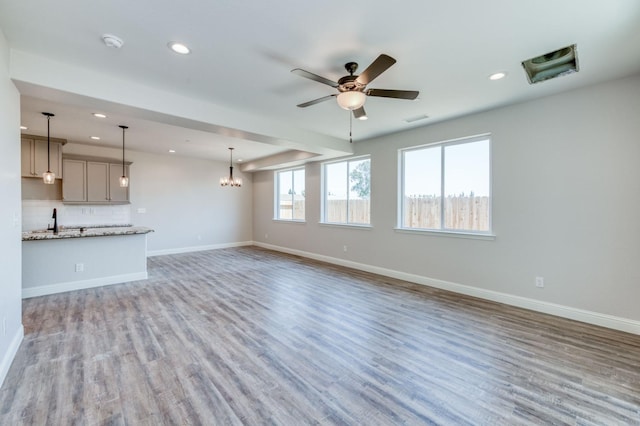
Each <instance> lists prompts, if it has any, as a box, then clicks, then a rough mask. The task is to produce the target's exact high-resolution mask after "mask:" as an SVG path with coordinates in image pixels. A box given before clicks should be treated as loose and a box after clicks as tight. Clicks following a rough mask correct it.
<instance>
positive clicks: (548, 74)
mask: <svg viewBox="0 0 640 426" xmlns="http://www.w3.org/2000/svg"><path fill="white" fill-rule="evenodd" d="M522 66H523V67H524V70H525V72H526V73H527V78H528V79H529V84H534V83H540V82H541V81H545V80H549V79H551V78H556V77H560V76H563V75H569V74H573V73H574V72H578V51H577V50H576V45H575V44H572V45H571V46H567V47H563V48H562V49H558V50H555V51H553V52H549V53H545V54H544V55H540V56H536V57H535V58H531V59H527V60H526V61H523V62H522Z"/></svg>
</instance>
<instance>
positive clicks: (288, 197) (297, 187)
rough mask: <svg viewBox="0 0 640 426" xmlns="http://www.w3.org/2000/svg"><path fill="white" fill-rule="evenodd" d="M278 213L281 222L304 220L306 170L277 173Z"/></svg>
mask: <svg viewBox="0 0 640 426" xmlns="http://www.w3.org/2000/svg"><path fill="white" fill-rule="evenodd" d="M275 187H276V191H275V192H276V203H275V205H276V213H275V217H276V219H279V220H304V195H305V194H304V168H302V169H290V170H282V171H279V172H276V185H275Z"/></svg>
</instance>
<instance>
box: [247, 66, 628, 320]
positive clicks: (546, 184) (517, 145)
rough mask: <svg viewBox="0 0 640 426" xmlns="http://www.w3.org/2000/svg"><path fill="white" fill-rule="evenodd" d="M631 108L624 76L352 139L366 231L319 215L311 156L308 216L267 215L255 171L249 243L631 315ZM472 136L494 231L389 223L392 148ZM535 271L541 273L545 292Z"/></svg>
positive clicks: (265, 179)
mask: <svg viewBox="0 0 640 426" xmlns="http://www.w3.org/2000/svg"><path fill="white" fill-rule="evenodd" d="M543 84H553V82H547V83H543ZM532 90H535V89H534V88H532ZM639 112H640V76H634V77H630V78H626V79H621V80H617V81H613V82H609V83H605V84H600V85H597V86H592V87H588V88H585V89H581V90H576V91H572V92H566V93H563V94H560V95H556V96H552V97H547V98H542V99H538V100H535V101H530V102H526V103H522V104H518V105H514V106H510V107H505V108H500V109H495V110H492V111H488V112H483V113H479V114H475V115H470V116H467V117H463V118H459V119H455V120H451V121H448V122H443V123H438V124H434V125H431V126H427V127H422V128H417V129H413V130H410V131H406V132H403V133H400V134H395V135H390V136H385V137H381V138H377V139H373V140H368V141H362V142H358V143H356V147H355V148H356V154H371V162H372V165H371V170H372V172H371V173H372V177H371V187H372V207H371V216H372V225H373V228H372V229H370V230H362V229H354V228H345V227H331V226H326V225H320V224H319V223H318V222H319V220H320V213H319V212H320V202H319V200H320V166H319V164H310V165H307V168H306V170H307V178H306V185H307V188H306V193H307V205H306V211H307V221H306V223H305V224H289V223H281V222H275V221H273V220H272V218H273V172H260V173H257V174H256V175H255V176H254V182H253V183H254V215H253V221H254V240H255V241H257V242H259V243H265V244H269V245H273V246H274V247H278V248H282V249H285V250H289V251H294V252H295V251H300V252H305V253H308V254H312V255H317V256H319V257H323V256H326V257H327V258H328V259H329V260H331V261H338V262H339V261H345V262H347V263H348V262H355V263H354V264H356V265H358V264H359V265H373V266H375V267H378V268H384V269H386V270H390V271H399V272H401V273H405V274H412V275H413V276H416V277H426V278H428V279H433V280H442V281H444V282H448V283H453V284H459V285H462V286H460V288H463V287H464V286H468V287H467V288H469V289H471V290H470V291H469V293H471V294H474V291H473V289H479V290H481V291H480V293H479V294H481V295H483V296H487V295H492V294H494V293H495V294H500V295H509V296H510V297H511V300H519V299H522V300H525V299H526V300H535V301H540V302H542V303H543V304H546V306H549V307H552V306H556V305H559V306H560V307H570V308H572V309H573V310H574V311H575V312H578V311H580V310H584V311H588V312H590V313H595V314H597V315H599V314H602V316H603V317H606V316H614V317H617V318H622V319H628V320H635V321H638V320H640V309H638V300H640V285H638V283H639V282H640V263H639V262H638V259H640V238H639V237H640V221H639V220H638V212H639V211H640V201H639V199H638V198H639V195H640V168H639V167H638V159H640V141H639V140H638V135H639V134H640V120H638V118H637V117H638V113H639ZM482 133H491V134H492V151H493V153H492V164H493V228H494V233H495V234H496V236H497V237H496V239H495V240H493V241H484V240H473V239H462V238H452V237H444V236H433V235H419V234H415V233H402V232H397V231H394V227H395V226H396V200H397V181H398V179H397V167H398V166H397V158H398V153H397V151H398V149H399V148H404V147H409V146H414V145H420V144H424V143H428V142H437V141H443V140H448V139H454V138H459V137H464V136H471V135H477V134H482ZM266 234H268V238H265V235H266ZM343 245H347V246H348V252H346V253H345V252H344V251H343ZM535 276H543V277H544V278H545V284H546V287H545V288H544V289H539V288H536V287H535V285H534V280H535ZM497 299H500V297H497ZM525 305H526V304H525ZM559 309H560V310H561V308H559ZM552 311H553V310H552ZM554 312H555V311H554ZM632 322H633V324H634V325H633V327H636V328H637V325H638V323H637V322H634V321H632ZM634 330H635V329H634ZM637 331H638V332H640V328H637Z"/></svg>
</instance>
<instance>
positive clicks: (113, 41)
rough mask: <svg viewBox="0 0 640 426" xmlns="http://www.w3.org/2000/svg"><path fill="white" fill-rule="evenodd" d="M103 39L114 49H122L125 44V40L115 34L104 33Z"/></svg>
mask: <svg viewBox="0 0 640 426" xmlns="http://www.w3.org/2000/svg"><path fill="white" fill-rule="evenodd" d="M102 41H103V42H104V44H105V45H107V47H113V48H114V49H120V48H121V47H122V45H123V44H124V41H122V39H121V38H120V37H118V36H114V35H113V34H103V35H102Z"/></svg>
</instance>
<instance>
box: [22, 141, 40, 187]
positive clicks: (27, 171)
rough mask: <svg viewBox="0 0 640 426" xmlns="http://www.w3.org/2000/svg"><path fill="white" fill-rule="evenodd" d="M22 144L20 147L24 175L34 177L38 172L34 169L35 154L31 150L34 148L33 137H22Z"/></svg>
mask: <svg viewBox="0 0 640 426" xmlns="http://www.w3.org/2000/svg"><path fill="white" fill-rule="evenodd" d="M21 143H22V145H21V147H20V148H21V149H20V154H21V156H20V160H21V164H22V166H21V167H22V177H34V176H36V172H35V171H34V165H33V155H31V150H32V149H33V139H24V138H23V139H22V142H21Z"/></svg>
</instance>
